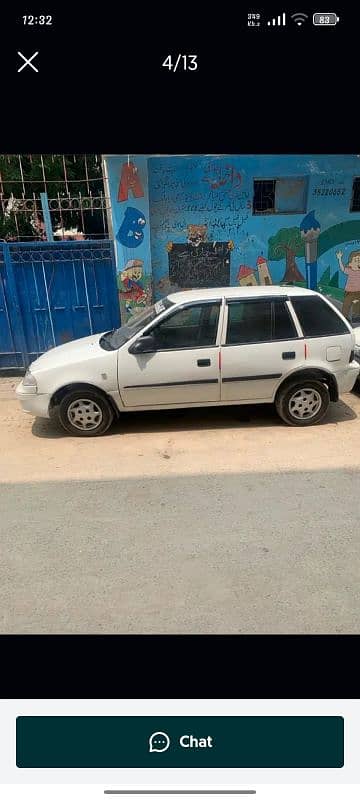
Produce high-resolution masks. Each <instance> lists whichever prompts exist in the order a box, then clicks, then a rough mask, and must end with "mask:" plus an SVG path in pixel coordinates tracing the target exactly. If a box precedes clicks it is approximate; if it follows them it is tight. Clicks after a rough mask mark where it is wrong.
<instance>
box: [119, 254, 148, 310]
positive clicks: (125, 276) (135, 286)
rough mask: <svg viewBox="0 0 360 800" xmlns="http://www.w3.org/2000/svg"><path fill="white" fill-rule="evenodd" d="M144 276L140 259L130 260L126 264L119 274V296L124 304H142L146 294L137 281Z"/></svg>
mask: <svg viewBox="0 0 360 800" xmlns="http://www.w3.org/2000/svg"><path fill="white" fill-rule="evenodd" d="M143 276H144V271H143V261H141V259H131V260H130V261H128V262H127V264H126V267H125V269H124V270H123V271H122V272H120V276H119V277H120V296H121V299H124V300H126V303H129V301H133V302H135V303H144V302H145V301H146V292H145V291H144V289H143V288H142V286H141V285H140V283H139V281H141V280H142V278H143Z"/></svg>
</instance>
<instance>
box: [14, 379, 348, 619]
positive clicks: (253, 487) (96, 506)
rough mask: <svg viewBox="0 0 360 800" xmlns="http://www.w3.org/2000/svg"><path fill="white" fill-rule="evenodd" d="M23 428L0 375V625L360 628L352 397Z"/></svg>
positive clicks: (24, 424)
mask: <svg viewBox="0 0 360 800" xmlns="http://www.w3.org/2000/svg"><path fill="white" fill-rule="evenodd" d="M344 400H345V402H340V403H338V404H336V406H332V409H331V413H330V415H329V417H328V419H327V421H326V422H325V423H324V424H322V425H320V426H317V427H315V428H312V429H308V430H296V429H291V428H288V427H286V426H284V425H283V424H282V423H281V422H280V421H278V419H277V417H276V416H275V414H274V412H273V411H272V409H270V408H264V407H263V408H260V407H258V408H252V409H251V408H249V407H243V408H241V409H223V410H221V409H216V410H215V409H213V410H211V411H205V410H201V409H200V410H196V411H192V412H190V411H186V412H168V413H158V414H147V415H138V414H136V415H131V416H129V417H127V418H126V422H125V421H124V422H122V423H121V425H120V424H118V425H117V426H115V428H114V429H113V431H112V432H111V433H110V434H109V435H107V436H105V437H104V438H103V439H91V440H87V441H85V440H84V441H83V440H78V439H75V438H72V437H67V436H65V435H63V434H62V432H61V431H60V429H58V428H57V427H56V425H55V424H54V423H50V422H48V421H37V422H35V423H34V422H33V421H32V420H31V419H30V418H28V417H27V416H26V415H24V414H22V412H21V411H20V410H19V409H18V407H17V404H16V401H14V400H13V394H12V388H11V382H10V381H8V382H6V381H5V382H2V383H1V382H0V422H1V429H2V443H3V450H2V454H1V456H0V479H1V487H0V507H1V521H0V548H1V558H0V623H1V624H0V631H1V633H254V634H256V633H275V634H276V633H360V536H359V530H360V525H359V519H360V490H359V487H360V482H359V470H360V423H359V415H360V398H359V397H358V396H356V395H354V394H352V395H347V396H346V397H345V398H344Z"/></svg>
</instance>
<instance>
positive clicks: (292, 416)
mask: <svg viewBox="0 0 360 800" xmlns="http://www.w3.org/2000/svg"><path fill="white" fill-rule="evenodd" d="M329 405H330V395H329V390H328V388H327V386H325V384H324V383H321V381H317V380H314V379H311V378H310V379H309V380H306V378H303V379H302V380H294V381H292V382H291V383H288V384H287V385H286V386H284V388H283V389H281V388H280V389H279V391H278V394H277V397H276V400H275V406H276V411H277V413H278V414H279V417H281V419H282V420H283V421H284V422H286V424H287V425H292V426H295V427H298V428H303V427H305V426H306V425H316V424H317V423H318V422H321V420H322V419H323V418H324V416H325V414H326V412H327V411H328V408H329ZM301 415H303V416H301Z"/></svg>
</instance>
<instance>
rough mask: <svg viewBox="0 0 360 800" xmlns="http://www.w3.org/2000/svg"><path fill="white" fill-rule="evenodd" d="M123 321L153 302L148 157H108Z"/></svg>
mask: <svg viewBox="0 0 360 800" xmlns="http://www.w3.org/2000/svg"><path fill="white" fill-rule="evenodd" d="M105 162H106V173H107V176H108V183H109V190H110V198H111V215H112V228H113V231H114V238H115V251H116V269H117V284H118V291H119V302H120V311H121V319H122V322H123V323H125V322H126V321H127V319H128V317H129V316H132V315H133V314H135V313H136V311H137V310H141V309H143V308H144V306H145V305H147V304H150V303H151V302H152V276H151V257H150V231H149V226H148V219H149V192H148V177H147V176H148V169H147V162H148V159H147V158H146V156H136V158H134V157H133V158H130V156H127V157H126V156H106V157H105Z"/></svg>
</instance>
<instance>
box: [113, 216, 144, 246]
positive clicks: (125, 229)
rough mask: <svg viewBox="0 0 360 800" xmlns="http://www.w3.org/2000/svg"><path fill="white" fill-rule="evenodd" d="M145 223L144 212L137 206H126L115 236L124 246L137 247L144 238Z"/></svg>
mask: <svg viewBox="0 0 360 800" xmlns="http://www.w3.org/2000/svg"><path fill="white" fill-rule="evenodd" d="M145 225H146V220H145V217H144V214H143V213H142V212H141V211H138V209H137V208H132V206H128V208H127V209H126V211H125V214H124V219H123V221H122V223H121V225H120V228H119V230H118V233H117V236H116V238H117V240H118V241H119V242H120V244H122V245H124V247H139V245H140V244H141V243H142V241H143V239H144V230H143V228H144V226H145Z"/></svg>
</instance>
